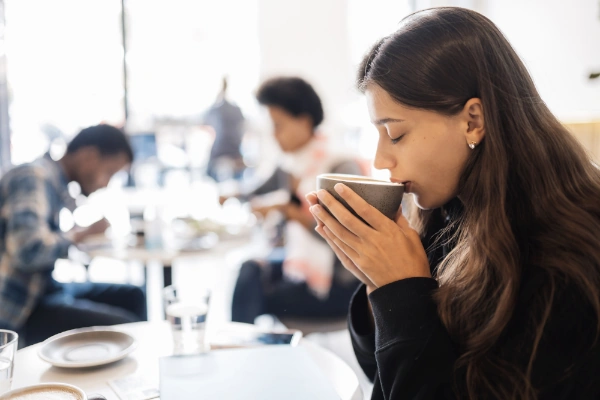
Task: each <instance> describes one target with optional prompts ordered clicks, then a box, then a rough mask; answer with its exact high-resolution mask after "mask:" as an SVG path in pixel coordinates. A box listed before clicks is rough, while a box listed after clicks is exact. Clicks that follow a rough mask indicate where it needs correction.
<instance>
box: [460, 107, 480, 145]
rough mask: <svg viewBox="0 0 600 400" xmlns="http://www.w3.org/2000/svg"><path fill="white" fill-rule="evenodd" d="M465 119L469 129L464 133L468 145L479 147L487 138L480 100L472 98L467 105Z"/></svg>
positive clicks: (464, 110) (464, 111)
mask: <svg viewBox="0 0 600 400" xmlns="http://www.w3.org/2000/svg"><path fill="white" fill-rule="evenodd" d="M462 114H463V118H464V121H465V122H466V127H467V129H466V130H465V131H464V135H465V140H466V142H467V145H469V144H473V143H474V144H475V146H477V145H478V144H480V143H481V142H482V141H483V138H484V137H485V121H484V117H483V105H482V104H481V100H480V99H478V98H472V99H470V100H469V101H467V103H466V104H465V106H464V108H463V111H462Z"/></svg>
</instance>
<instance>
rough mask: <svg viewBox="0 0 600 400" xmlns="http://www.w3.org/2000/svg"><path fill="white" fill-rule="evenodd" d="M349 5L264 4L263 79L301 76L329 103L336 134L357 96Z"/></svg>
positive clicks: (308, 0)
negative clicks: (344, 112)
mask: <svg viewBox="0 0 600 400" xmlns="http://www.w3.org/2000/svg"><path fill="white" fill-rule="evenodd" d="M346 3H347V0H302V1H282V0H259V11H258V14H259V41H260V58H261V69H260V71H261V72H260V74H261V79H265V78H268V77H271V76H274V75H280V74H285V75H299V76H301V77H303V78H305V79H307V80H308V81H309V82H310V83H311V84H313V86H314V87H315V89H316V90H317V92H318V93H319V95H320V96H321V99H322V100H323V103H324V108H325V118H326V125H328V126H329V128H332V129H334V130H335V127H337V126H339V124H340V118H341V117H340V110H341V109H342V108H344V106H345V105H346V104H347V102H348V96H351V95H352V94H353V87H352V82H353V68H352V65H351V59H350V51H349V44H348V32H347V24H346V21H347V13H346V9H347V4H346Z"/></svg>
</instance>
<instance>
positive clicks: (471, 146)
mask: <svg viewBox="0 0 600 400" xmlns="http://www.w3.org/2000/svg"><path fill="white" fill-rule="evenodd" d="M475 146H477V142H470V143H469V147H470V148H471V150H473V149H474V148H475Z"/></svg>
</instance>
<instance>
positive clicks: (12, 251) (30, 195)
mask: <svg viewBox="0 0 600 400" xmlns="http://www.w3.org/2000/svg"><path fill="white" fill-rule="evenodd" d="M9 186H10V188H9V190H8V193H6V199H5V204H4V207H3V210H2V211H3V213H4V214H5V215H6V227H5V229H6V231H5V240H6V255H7V256H8V257H9V259H10V263H11V265H12V267H13V268H15V269H18V270H21V271H23V272H30V273H31V272H37V271H41V270H46V269H48V268H50V267H53V266H54V263H55V261H56V260H57V259H58V258H61V257H65V256H66V255H67V251H68V248H69V245H71V241H70V240H69V239H67V238H66V237H65V236H63V235H62V234H61V233H58V232H53V231H52V230H51V229H50V226H49V222H48V221H49V219H50V218H51V216H50V213H51V208H50V204H49V199H48V195H49V193H50V191H51V190H52V188H51V186H50V184H49V183H48V182H46V181H45V180H44V179H43V178H42V177H40V176H36V175H34V174H31V175H27V176H22V177H19V179H18V180H14V181H13V182H12V183H11V184H10V185H9Z"/></svg>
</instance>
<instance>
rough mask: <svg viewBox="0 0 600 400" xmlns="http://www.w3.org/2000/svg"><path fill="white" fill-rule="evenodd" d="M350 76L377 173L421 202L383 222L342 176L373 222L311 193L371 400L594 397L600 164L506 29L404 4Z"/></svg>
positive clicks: (458, 12)
mask: <svg viewBox="0 0 600 400" xmlns="http://www.w3.org/2000/svg"><path fill="white" fill-rule="evenodd" d="M358 85H359V88H360V89H361V90H362V91H363V92H364V93H365V95H366V98H367V104H368V108H369V113H370V116H371V119H372V121H373V123H374V125H375V126H376V128H377V130H378V132H379V144H378V148H377V154H376V157H375V166H376V167H377V168H381V169H388V170H389V171H390V173H391V176H392V181H395V182H401V183H404V185H405V188H406V192H407V193H410V194H412V196H413V198H414V202H415V204H416V205H417V206H418V208H416V209H415V210H411V213H410V216H409V219H411V223H409V221H408V220H407V219H405V217H404V216H403V215H402V213H399V214H398V216H397V220H396V221H391V220H389V219H386V217H384V216H383V215H381V214H380V213H379V212H378V211H377V210H375V209H374V208H373V207H371V206H369V205H368V204H366V203H365V202H364V201H363V200H362V199H361V198H359V197H358V196H357V195H356V194H355V193H353V192H352V191H351V190H350V189H348V187H346V186H344V185H338V186H337V187H336V190H337V191H338V192H339V193H340V194H341V195H342V197H343V198H344V199H345V200H346V201H347V202H348V203H349V204H350V206H351V207H352V208H354V209H355V210H356V211H357V212H358V214H359V215H361V216H362V218H364V220H365V221H367V222H368V224H369V225H366V224H364V223H362V222H361V221H360V220H359V219H358V218H355V217H353V216H352V214H350V213H349V212H348V211H347V210H346V209H344V208H343V207H342V205H341V204H340V203H338V202H336V201H335V200H334V199H333V197H332V196H331V195H328V194H327V193H326V192H319V193H312V194H309V195H308V196H307V199H308V200H309V202H310V203H311V204H312V206H311V212H312V213H313V215H314V216H315V217H316V219H317V222H318V227H317V231H318V232H319V233H320V234H321V235H322V236H323V237H324V238H326V240H327V242H328V243H329V245H330V246H331V248H332V249H333V250H334V251H335V253H336V254H337V256H338V257H339V258H340V260H342V262H343V264H344V266H345V267H346V268H347V269H348V270H350V271H352V272H353V273H354V274H355V275H356V276H357V277H358V278H359V279H360V280H361V281H362V282H363V283H364V285H363V286H362V287H361V288H360V289H359V290H358V291H357V292H356V293H355V295H354V297H353V300H352V302H351V306H350V330H351V334H352V338H353V344H354V349H355V352H356V355H357V358H358V360H359V362H360V363H361V365H362V367H363V370H364V371H365V372H366V374H367V375H368V376H369V377H370V378H372V379H374V381H375V386H374V391H373V399H448V398H461V399H462V398H470V399H589V398H598V396H599V395H600V379H598V375H599V374H600V352H599V346H598V333H599V321H600V319H599V312H600V171H599V170H598V169H597V167H596V166H595V165H594V164H593V163H592V162H591V161H590V159H589V158H588V156H587V155H586V153H585V151H584V150H583V149H582V147H581V146H580V145H579V144H578V143H577V142H576V140H575V139H574V138H573V137H572V136H571V135H570V134H569V132H567V131H566V130H565V128H564V127H563V126H562V125H561V124H560V123H559V122H558V121H557V119H556V118H555V117H554V116H553V115H552V113H551V112H550V111H549V110H548V108H547V107H546V105H545V104H544V102H543V101H542V100H541V99H540V96H539V94H538V93H537V91H536V89H535V87H534V84H533V82H532V80H531V78H530V76H529V74H528V72H527V70H526V69H525V67H524V65H523V63H522V62H521V61H520V59H519V58H518V56H517V55H516V53H515V52H514V50H513V49H512V48H511V46H510V44H509V43H508V42H507V40H506V39H505V38H504V36H503V35H502V33H501V32H500V31H499V30H498V28H497V27H496V26H495V25H494V24H493V23H492V22H490V21H489V20H488V19H487V18H485V17H483V16H481V15H480V14H478V13H476V12H473V11H469V10H466V9H460V8H437V9H431V10H426V11H421V12H418V13H415V14H413V15H411V16H409V17H408V18H406V19H405V20H404V21H403V22H402V24H401V26H400V28H399V29H398V30H397V31H396V32H395V33H394V34H392V35H390V36H388V37H386V38H384V39H382V40H381V41H379V42H378V43H377V44H376V45H375V46H374V47H373V49H372V50H371V51H370V52H369V54H368V55H367V56H366V58H365V59H364V61H363V64H362V66H361V67H360V70H359V77H358ZM317 196H318V198H319V199H320V200H321V201H322V202H323V203H324V204H325V205H326V206H327V207H328V209H329V210H330V211H331V213H332V214H333V215H334V216H335V219H334V218H333V217H332V216H331V215H329V214H328V213H327V212H325V211H324V209H323V208H322V207H321V206H319V205H318V204H317ZM338 221H339V222H338Z"/></svg>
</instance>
